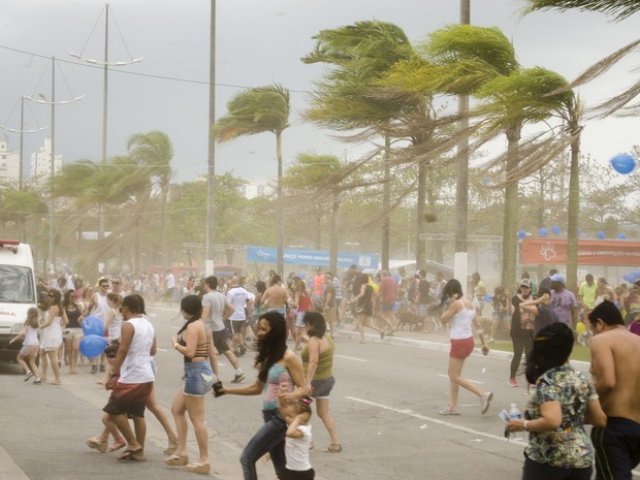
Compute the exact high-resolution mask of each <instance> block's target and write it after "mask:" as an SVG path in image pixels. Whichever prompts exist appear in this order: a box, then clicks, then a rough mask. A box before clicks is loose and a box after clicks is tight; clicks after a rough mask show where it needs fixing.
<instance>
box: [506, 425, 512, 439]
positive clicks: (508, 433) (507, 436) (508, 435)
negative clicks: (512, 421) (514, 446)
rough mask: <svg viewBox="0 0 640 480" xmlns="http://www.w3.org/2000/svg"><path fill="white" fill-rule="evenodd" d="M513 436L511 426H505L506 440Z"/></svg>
mask: <svg viewBox="0 0 640 480" xmlns="http://www.w3.org/2000/svg"><path fill="white" fill-rule="evenodd" d="M510 436H511V430H509V425H508V424H507V425H505V426H504V438H509V437H510Z"/></svg>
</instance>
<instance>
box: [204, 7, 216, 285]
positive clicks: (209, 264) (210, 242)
mask: <svg viewBox="0 0 640 480" xmlns="http://www.w3.org/2000/svg"><path fill="white" fill-rule="evenodd" d="M210 24H211V27H210V28H211V31H210V36H209V129H208V139H209V150H208V157H207V165H208V168H207V180H208V192H207V221H206V230H207V234H206V243H207V252H206V255H207V256H206V262H205V264H206V267H205V268H206V274H207V275H213V259H214V252H215V249H214V241H215V217H216V143H215V138H214V137H213V127H214V126H215V123H216V0H211V21H210Z"/></svg>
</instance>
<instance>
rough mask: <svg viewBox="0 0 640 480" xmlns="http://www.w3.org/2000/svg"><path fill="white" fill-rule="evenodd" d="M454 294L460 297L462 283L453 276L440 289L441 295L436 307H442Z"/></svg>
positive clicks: (461, 294) (461, 295)
mask: <svg viewBox="0 0 640 480" xmlns="http://www.w3.org/2000/svg"><path fill="white" fill-rule="evenodd" d="M454 295H458V298H462V297H463V296H464V294H463V293H462V285H460V282H459V281H458V280H456V279H455V278H452V279H451V280H449V281H448V282H447V283H446V285H445V286H444V288H443V289H442V297H440V305H438V306H437V307H436V308H444V306H445V305H446V303H447V302H448V301H449V299H450V298H452V297H453V296H454Z"/></svg>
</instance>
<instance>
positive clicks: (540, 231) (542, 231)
mask: <svg viewBox="0 0 640 480" xmlns="http://www.w3.org/2000/svg"><path fill="white" fill-rule="evenodd" d="M548 234H549V232H547V229H546V228H544V227H540V228H539V229H538V235H540V236H541V237H546V236H547V235H548Z"/></svg>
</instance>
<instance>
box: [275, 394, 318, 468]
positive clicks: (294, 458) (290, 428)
mask: <svg viewBox="0 0 640 480" xmlns="http://www.w3.org/2000/svg"><path fill="white" fill-rule="evenodd" d="M312 401H313V400H312V399H311V398H310V397H303V398H302V399H301V400H294V401H291V402H288V403H286V404H284V405H283V404H281V405H280V411H281V412H282V415H283V416H284V419H285V421H286V422H287V433H286V440H285V447H284V453H285V456H286V457H287V466H286V469H285V475H284V476H283V477H282V479H283V480H313V479H314V478H315V471H314V470H313V468H311V463H310V461H309V450H310V449H311V439H312V437H311V425H309V424H308V422H309V418H311V402H312Z"/></svg>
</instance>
